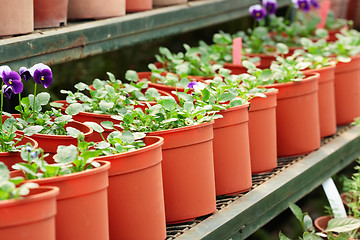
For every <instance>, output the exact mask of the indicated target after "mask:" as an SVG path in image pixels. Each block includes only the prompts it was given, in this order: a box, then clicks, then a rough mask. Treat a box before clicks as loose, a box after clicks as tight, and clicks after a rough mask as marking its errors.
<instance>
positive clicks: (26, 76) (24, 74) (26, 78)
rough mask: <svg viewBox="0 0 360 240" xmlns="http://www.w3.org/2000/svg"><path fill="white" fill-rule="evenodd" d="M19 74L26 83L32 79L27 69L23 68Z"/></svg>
mask: <svg viewBox="0 0 360 240" xmlns="http://www.w3.org/2000/svg"><path fill="white" fill-rule="evenodd" d="M19 73H20V76H21V78H22V79H24V81H25V82H27V81H29V79H30V78H31V77H32V76H31V74H30V70H29V69H27V68H26V67H21V68H20V70H19Z"/></svg>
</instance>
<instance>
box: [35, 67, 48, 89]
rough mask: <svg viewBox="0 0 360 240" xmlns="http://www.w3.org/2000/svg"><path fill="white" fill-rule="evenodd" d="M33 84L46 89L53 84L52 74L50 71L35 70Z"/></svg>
mask: <svg viewBox="0 0 360 240" xmlns="http://www.w3.org/2000/svg"><path fill="white" fill-rule="evenodd" d="M33 77H34V82H36V83H37V84H41V85H43V86H44V88H48V87H49V86H50V85H51V83H52V82H53V77H52V72H51V70H50V69H43V70H35V72H34V75H33Z"/></svg>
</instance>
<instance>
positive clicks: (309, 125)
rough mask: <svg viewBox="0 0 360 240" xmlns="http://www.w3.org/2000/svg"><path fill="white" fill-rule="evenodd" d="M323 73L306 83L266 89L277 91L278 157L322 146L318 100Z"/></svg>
mask: <svg viewBox="0 0 360 240" xmlns="http://www.w3.org/2000/svg"><path fill="white" fill-rule="evenodd" d="M318 79H319V74H312V75H308V76H306V77H305V78H304V79H303V80H302V81H298V82H287V83H276V84H272V85H267V86H264V87H265V88H276V89H278V90H279V93H278V95H277V107H276V128H277V131H276V135H277V153H278V157H288V156H297V155H302V154H306V153H310V152H312V151H314V150H315V149H317V148H319V147H320V121H319V100H318Z"/></svg>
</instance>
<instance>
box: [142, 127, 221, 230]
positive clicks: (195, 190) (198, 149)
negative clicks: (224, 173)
mask: <svg viewBox="0 0 360 240" xmlns="http://www.w3.org/2000/svg"><path fill="white" fill-rule="evenodd" d="M148 135H151V136H160V137H163V138H164V146H163V162H162V174H163V184H164V199H165V214H166V222H168V223H178V222H185V221H190V220H193V219H195V218H196V217H199V216H203V215H207V214H210V213H213V212H215V210H216V199H215V195H216V194H215V179H214V161H213V147H212V146H213V122H207V123H201V124H198V125H194V126H187V127H181V128H175V129H171V130H163V131H157V132H152V133H149V134H148Z"/></svg>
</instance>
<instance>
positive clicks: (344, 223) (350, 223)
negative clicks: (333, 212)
mask: <svg viewBox="0 0 360 240" xmlns="http://www.w3.org/2000/svg"><path fill="white" fill-rule="evenodd" d="M358 228H360V219H355V218H332V219H331V220H330V221H329V223H328V226H327V228H326V229H325V231H327V232H338V233H341V232H349V231H352V230H355V229H358Z"/></svg>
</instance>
